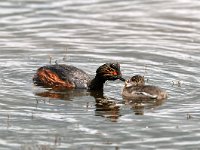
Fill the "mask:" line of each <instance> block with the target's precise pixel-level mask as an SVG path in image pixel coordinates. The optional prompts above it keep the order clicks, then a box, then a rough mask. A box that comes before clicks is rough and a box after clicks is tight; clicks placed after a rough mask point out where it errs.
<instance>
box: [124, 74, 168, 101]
mask: <svg viewBox="0 0 200 150" xmlns="http://www.w3.org/2000/svg"><path fill="white" fill-rule="evenodd" d="M122 96H123V97H125V98H131V99H158V100H161V99H166V98H167V93H166V91H165V90H164V89H161V88H160V87H157V86H153V85H145V81H144V77H143V76H140V75H135V76H133V77H132V78H130V79H128V80H126V81H125V86H124V88H123V91H122Z"/></svg>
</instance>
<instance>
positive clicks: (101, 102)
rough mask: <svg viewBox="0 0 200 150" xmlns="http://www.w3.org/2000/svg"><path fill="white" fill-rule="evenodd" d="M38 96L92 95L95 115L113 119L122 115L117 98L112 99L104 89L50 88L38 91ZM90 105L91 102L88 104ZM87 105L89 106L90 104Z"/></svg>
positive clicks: (71, 96)
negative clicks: (61, 89) (106, 94)
mask: <svg viewBox="0 0 200 150" xmlns="http://www.w3.org/2000/svg"><path fill="white" fill-rule="evenodd" d="M35 94H36V95H37V96H40V97H46V98H51V99H52V98H53V99H54V100H56V99H59V100H73V99H74V98H76V97H83V96H89V95H90V96H92V97H94V99H95V102H96V104H95V106H96V109H95V115H96V116H102V117H106V118H109V119H110V120H111V121H117V119H118V118H119V117H120V106H119V105H118V104H117V103H116V102H115V99H111V98H108V97H105V96H104V93H103V90H102V91H87V90H85V89H75V90H65V91H55V90H52V89H49V90H47V91H44V92H36V93H35ZM88 105H89V104H88ZM88 105H87V106H86V107H89V106H88Z"/></svg>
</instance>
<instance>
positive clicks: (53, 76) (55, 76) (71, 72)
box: [33, 63, 125, 90]
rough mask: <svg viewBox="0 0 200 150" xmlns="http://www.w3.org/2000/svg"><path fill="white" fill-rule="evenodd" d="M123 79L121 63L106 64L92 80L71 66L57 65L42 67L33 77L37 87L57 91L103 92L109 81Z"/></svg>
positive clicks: (97, 71)
mask: <svg viewBox="0 0 200 150" xmlns="http://www.w3.org/2000/svg"><path fill="white" fill-rule="evenodd" d="M117 79H120V80H122V81H125V79H123V78H122V75H121V71H120V65H119V63H106V64H103V65H102V66H100V67H99V68H98V69H97V70H96V76H95V77H94V79H91V78H90V77H89V75H88V74H87V73H85V72H84V71H83V70H81V69H79V68H76V67H74V66H70V65H64V64H55V65H47V66H43V67H40V68H39V69H38V70H37V72H36V74H35V75H34V77H33V82H34V83H35V84H36V85H39V86H44V87H50V88H55V89H72V88H84V89H90V90H102V89H103V85H104V83H105V82H106V81H107V80H113V81H114V80H117Z"/></svg>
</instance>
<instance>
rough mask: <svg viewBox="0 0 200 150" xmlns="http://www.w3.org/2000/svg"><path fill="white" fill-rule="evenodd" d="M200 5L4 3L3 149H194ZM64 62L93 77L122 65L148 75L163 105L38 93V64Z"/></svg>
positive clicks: (199, 134)
mask: <svg viewBox="0 0 200 150" xmlns="http://www.w3.org/2000/svg"><path fill="white" fill-rule="evenodd" d="M199 8H200V2H199V1H198V0H151V1H140V0H135V1H128V0H125V1H115V0H87V1H82V0H76V1H73V0H71V1H70V0H66V1H64V0H57V1H53V0H37V1H33V0H17V1H14V0H7V1H1V2H0V9H1V12H0V18H1V19H0V26H1V28H0V52H1V53H0V69H1V74H0V85H1V89H0V99H1V100H0V124H1V129H0V147H1V149H21V150H41V149H92V150H94V149H95V150H96V149H142V150H143V149H199V147H200V115H199V113H200V100H199V97H200V94H199V93H200V85H199V82H200V79H199V74H200V69H199V66H200V51H199V47H200V32H199V30H200V9H199ZM50 60H51V63H54V62H55V61H57V62H58V63H65V64H71V65H74V66H77V67H79V68H82V69H83V70H85V71H86V72H88V73H90V74H91V75H94V74H95V70H96V69H97V68H98V66H100V65H101V64H103V63H105V62H110V61H118V62H120V64H121V70H122V73H123V75H124V77H125V78H129V77H131V76H133V75H134V74H141V75H144V76H145V77H146V79H147V81H148V84H153V85H158V86H161V87H163V88H164V89H166V90H167V92H168V94H169V98H168V99H167V100H163V101H151V102H142V103H135V102H130V101H127V100H125V99H123V98H122V96H121V90H122V88H123V83H122V82H120V81H115V82H107V83H106V85H105V89H104V93H103V94H104V96H105V99H102V98H98V97H96V96H95V94H94V95H93V94H92V93H89V92H87V91H84V90H76V91H66V92H62V93H59V92H55V91H51V90H48V89H44V88H40V87H36V86H34V85H33V84H32V77H33V75H34V73H35V71H36V70H37V68H38V67H40V66H42V65H46V64H49V63H50Z"/></svg>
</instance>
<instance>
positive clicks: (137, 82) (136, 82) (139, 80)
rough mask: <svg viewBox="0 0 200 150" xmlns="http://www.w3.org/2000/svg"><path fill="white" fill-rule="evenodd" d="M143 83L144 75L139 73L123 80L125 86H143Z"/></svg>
mask: <svg viewBox="0 0 200 150" xmlns="http://www.w3.org/2000/svg"><path fill="white" fill-rule="evenodd" d="M144 84H145V81H144V77H143V76H140V75H135V76H133V77H132V78H130V79H128V80H126V81H125V87H131V86H143V85H144Z"/></svg>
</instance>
